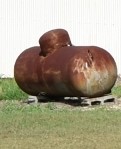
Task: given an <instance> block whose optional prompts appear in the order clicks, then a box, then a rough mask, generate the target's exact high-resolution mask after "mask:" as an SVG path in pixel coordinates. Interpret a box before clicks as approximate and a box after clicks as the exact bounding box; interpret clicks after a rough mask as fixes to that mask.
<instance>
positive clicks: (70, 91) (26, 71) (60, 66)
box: [14, 46, 117, 97]
mask: <svg viewBox="0 0 121 149" xmlns="http://www.w3.org/2000/svg"><path fill="white" fill-rule="evenodd" d="M35 49H36V50H35ZM14 74H15V79H16V82H17V83H18V85H19V86H20V87H21V89H22V90H23V91H25V92H27V93H28V94H31V95H35V96H37V95H38V94H39V93H40V92H45V93H47V94H48V95H49V96H68V97H70V96H86V97H98V96H102V95H104V94H107V93H109V92H110V90H111V88H112V87H113V85H114V84H115V81H116V78H117V67H116V63H115V61H114V59H113V57H112V56H111V55H110V54H109V53H108V52H107V51H105V50H104V49H102V48H99V47H95V46H84V47H82V46H70V47H67V46H66V47H63V48H59V49H58V50H56V51H54V52H52V53H51V54H49V55H48V56H46V57H43V56H42V55H41V54H40V49H39V47H36V48H30V49H28V50H26V51H24V52H23V53H22V54H21V55H20V56H19V57H18V59H17V61H16V63H15V69H14Z"/></svg>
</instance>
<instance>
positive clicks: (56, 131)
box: [0, 80, 121, 149]
mask: <svg viewBox="0 0 121 149" xmlns="http://www.w3.org/2000/svg"><path fill="white" fill-rule="evenodd" d="M9 81H10V80H9ZM112 92H113V94H115V95H116V94H118V96H119V97H121V87H118V88H113V90H112ZM26 97H27V95H26V94H24V93H23V92H22V91H21V90H20V89H19V88H18V87H17V85H16V84H15V81H14V80H13V81H10V82H7V81H1V82H0V99H1V101H0V149H121V141H120V140H121V109H119V110H116V109H107V108H106V107H104V106H103V107H99V106H96V107H95V108H92V110H86V111H82V110H81V108H79V109H74V108H72V109H68V108H60V109H59V108H57V107H56V106H54V105H52V104H50V103H48V104H47V105H45V106H43V105H42V104H38V105H27V104H22V103H21V101H19V99H25V98H26ZM16 99H18V101H16Z"/></svg>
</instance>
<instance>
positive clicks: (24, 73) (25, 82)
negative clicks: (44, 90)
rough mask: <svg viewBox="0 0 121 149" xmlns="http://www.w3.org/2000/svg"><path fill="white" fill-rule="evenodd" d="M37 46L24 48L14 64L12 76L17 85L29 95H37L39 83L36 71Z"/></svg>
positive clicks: (38, 53) (38, 50)
mask: <svg viewBox="0 0 121 149" xmlns="http://www.w3.org/2000/svg"><path fill="white" fill-rule="evenodd" d="M40 52H41V49H40V47H39V46H35V47H31V48H29V49H26V50H24V51H23V52H22V53H21V54H20V55H19V56H18V58H17V60H16V63H15V65H14V77H15V80H16V82H17V84H18V86H19V87H20V88H21V89H22V90H23V91H24V92H26V93H28V94H30V95H35V96H36V95H38V94H39V92H40V90H39V88H40V84H39V80H38V74H37V71H36V69H37V68H36V67H37V61H39V60H40V55H41V54H40Z"/></svg>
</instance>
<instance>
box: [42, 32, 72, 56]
mask: <svg viewBox="0 0 121 149" xmlns="http://www.w3.org/2000/svg"><path fill="white" fill-rule="evenodd" d="M39 44H40V47H41V50H42V54H43V56H47V55H48V54H50V53H52V52H54V51H56V50H57V49H59V48H62V47H65V46H71V45H72V43H71V40H70V37H69V34H68V32H67V31H66V30H65V29H54V30H50V31H48V32H46V33H44V34H43V35H42V36H41V37H40V39H39Z"/></svg>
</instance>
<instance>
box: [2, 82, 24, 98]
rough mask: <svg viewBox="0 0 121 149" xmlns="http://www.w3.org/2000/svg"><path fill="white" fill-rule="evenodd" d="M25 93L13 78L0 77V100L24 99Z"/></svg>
mask: <svg viewBox="0 0 121 149" xmlns="http://www.w3.org/2000/svg"><path fill="white" fill-rule="evenodd" d="M26 98H27V94H26V93H24V92H23V91H22V90H21V89H20V88H19V87H18V85H17V84H16V82H15V80H14V79H0V100H24V99H26Z"/></svg>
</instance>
